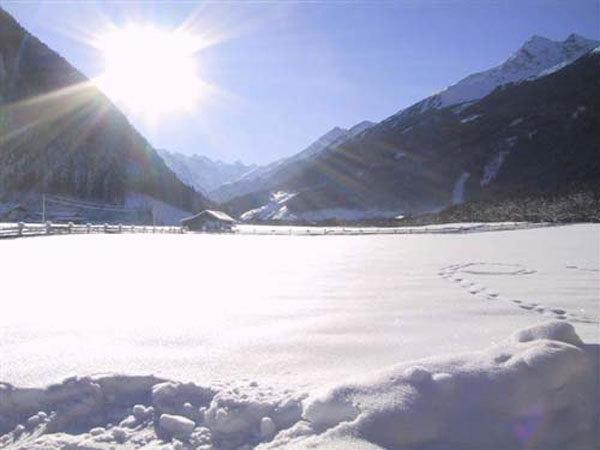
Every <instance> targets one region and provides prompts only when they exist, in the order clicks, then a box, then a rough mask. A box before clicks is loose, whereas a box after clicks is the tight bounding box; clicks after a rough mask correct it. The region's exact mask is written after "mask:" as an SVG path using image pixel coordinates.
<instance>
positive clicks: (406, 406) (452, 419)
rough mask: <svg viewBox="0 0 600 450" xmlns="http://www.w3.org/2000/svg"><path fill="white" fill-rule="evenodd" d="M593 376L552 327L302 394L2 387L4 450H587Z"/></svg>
mask: <svg viewBox="0 0 600 450" xmlns="http://www.w3.org/2000/svg"><path fill="white" fill-rule="evenodd" d="M597 374H598V348H597V346H595V345H594V346H592V345H585V344H584V343H583V342H582V341H581V339H580V338H579V337H578V335H577V334H576V333H575V330H574V328H573V327H572V325H570V324H569V323H567V322H561V321H559V322H548V323H545V324H542V325H537V326H535V327H532V328H528V329H525V330H522V331H519V332H517V333H516V334H514V335H513V336H512V337H510V338H509V339H507V340H506V341H504V342H501V343H499V344H497V345H495V346H493V347H492V348H490V349H488V350H487V351H485V352H478V353H470V354H465V355H462V356H450V357H440V358H431V359H427V360H422V361H418V362H407V363H402V364H400V365H398V366H396V367H392V368H390V369H387V370H384V371H382V372H380V373H378V374H374V375H372V376H369V377H368V378H365V379H363V380H360V381H354V382H349V383H344V384H341V385H338V386H335V387H333V388H330V389H326V390H324V391H323V392H321V393H311V394H310V395H308V394H302V393H294V392H290V391H283V392H278V391H275V390H273V389H271V388H264V387H262V386H259V385H258V384H257V383H256V382H240V383H236V384H222V385H214V386H198V385H195V384H192V383H188V384H184V383H177V382H172V381H167V380H163V379H159V378H156V377H153V376H137V377H136V376H96V377H90V378H80V379H69V380H65V381H64V382H63V383H61V384H59V385H54V386H49V387H47V388H45V389H19V388H16V387H13V386H11V385H2V387H1V389H0V433H3V435H2V437H1V438H0V448H9V449H20V448H23V449H24V448H28V449H32V448H39V449H41V448H44V449H53V448H65V447H67V448H70V449H108V448H115V447H126V448H148V449H149V448H153V449H154V448H173V449H187V448H201V449H234V448H252V447H258V448H261V449H269V448H349V447H359V448H394V449H432V450H433V449H440V450H441V449H482V448H485V449H494V450H503V449H506V450H508V449H511V450H514V449H525V448H527V449H544V450H551V449H557V450H558V449H566V448H568V449H580V450H584V449H590V450H591V449H593V448H597V447H596V445H597V444H596V443H597V442H598V437H599V407H598V404H597V399H598V394H599V387H598V378H597ZM349 378H350V377H349Z"/></svg>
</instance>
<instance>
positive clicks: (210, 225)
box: [181, 209, 236, 232]
mask: <svg viewBox="0 0 600 450" xmlns="http://www.w3.org/2000/svg"><path fill="white" fill-rule="evenodd" d="M235 223H236V222H235V220H234V219H233V218H231V217H230V216H228V215H227V214H225V213H224V212H222V211H211V210H209V209H207V210H205V211H202V212H201V213H198V214H196V215H194V216H191V217H186V218H185V219H181V226H182V227H186V228H187V229H188V230H190V231H209V232H231V230H232V228H233V226H234V225H235Z"/></svg>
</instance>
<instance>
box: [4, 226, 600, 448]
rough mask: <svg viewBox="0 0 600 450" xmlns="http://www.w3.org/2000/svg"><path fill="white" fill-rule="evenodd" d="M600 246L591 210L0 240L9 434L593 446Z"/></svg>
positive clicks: (48, 444)
mask: <svg viewBox="0 0 600 450" xmlns="http://www.w3.org/2000/svg"><path fill="white" fill-rule="evenodd" d="M599 248H600V227H598V226H596V225H572V226H563V227H551V228H540V229H530V230H515V231H497V232H489V233H470V234H439V235H438V234H414V235H369V236H335V235H331V236H310V237H309V236H294V235H291V236H264V235H257V236H253V235H204V234H202V235H196V234H186V235H89V236H86V235H82V236H50V237H41V238H31V239H17V240H7V241H0V256H1V259H0V276H1V285H2V298H3V300H4V301H3V302H2V314H1V315H0V336H1V341H0V342H1V345H2V360H1V362H0V380H2V381H4V382H7V383H11V384H12V385H14V386H17V388H13V387H11V386H9V385H6V386H4V387H3V388H2V387H1V385H0V434H2V433H5V432H7V431H9V430H12V429H13V428H14V427H15V426H16V425H17V424H22V426H20V427H19V426H17V428H16V429H15V430H14V431H12V432H10V433H9V434H7V435H6V437H5V438H4V440H0V448H2V446H3V445H5V446H8V447H9V448H35V445H36V444H34V443H35V442H36V440H37V442H38V444H39V445H38V447H39V448H64V447H67V446H68V445H71V447H69V448H86V449H90V448H110V446H115V445H118V444H122V445H124V446H127V447H142V446H146V447H147V448H157V447H158V446H160V445H162V444H164V445H167V444H166V443H168V442H171V443H170V444H168V445H172V446H173V445H174V446H175V448H177V447H179V446H180V445H181V446H184V447H185V446H194V447H200V448H217V449H219V448H222V449H229V448H237V447H239V446H242V445H249V446H255V445H258V444H259V443H260V442H263V444H262V445H264V446H265V447H269V446H273V447H276V446H279V447H280V448H292V447H295V448H306V447H311V446H317V447H320V448H321V447H322V448H338V449H345V448H365V449H372V448H401V449H417V448H418V449H425V448H426V449H449V448H452V449H459V448H460V449H471V448H472V449H482V448H486V449H490V450H492V449H507V450H508V449H520V448H523V449H524V448H527V449H529V448H536V449H544V450H546V449H557V450H558V449H571V448H572V449H593V448H596V447H595V445H596V440H595V439H596V438H597V437H598V436H597V435H595V433H598V423H599V422H598V416H597V413H598V412H597V409H596V408H597V398H598V383H597V377H596V376H595V374H596V373H597V369H598V368H597V366H594V364H597V354H598V344H599V343H600V337H599V334H598V323H599V320H600V311H599V306H598V287H599V283H600V274H599V267H600V262H599ZM549 321H552V323H551V324H550V325H548V322H549ZM571 325H572V326H573V327H574V328H572V327H571ZM532 327H533V328H532ZM525 329H529V330H528V331H520V332H517V331H518V330H525ZM515 332H517V333H516V334H514V333H515ZM575 333H576V334H575ZM577 336H579V338H581V340H583V342H585V343H586V345H584V344H583V343H582V342H581V341H580V340H579V338H578V337H577ZM423 358H427V359H426V360H422V359H423ZM416 360H421V361H419V362H414V361H416ZM102 373H104V374H106V373H122V374H131V375H150V374H153V375H154V377H149V376H146V377H131V376H130V377H115V376H112V375H98V374H102ZM71 376H80V377H81V376H92V377H91V378H84V379H71V380H69V381H65V382H64V383H62V384H59V385H55V386H53V387H50V388H47V389H20V388H21V387H26V386H27V387H35V386H37V387H39V386H44V385H47V384H50V383H57V382H60V381H61V380H63V379H65V378H67V377H71ZM166 380H179V381H183V382H189V381H191V382H193V383H195V384H181V383H177V382H167V381H166ZM135 404H139V405H138V406H137V407H136V408H132V407H133V405H135ZM38 410H44V411H45V414H36V413H37V411H38ZM50 411H56V415H55V416H49V415H48V414H49V413H50ZM31 416H33V418H32V419H30V420H27V419H28V418H30V417H31ZM185 417H187V419H186V418H185ZM120 422H122V423H120ZM109 424H113V426H110V427H109V426H108V425H109ZM99 426H101V428H98V427H99ZM62 431H68V432H70V433H83V434H63V433H59V432H62ZM40 434H41V435H42V436H41V437H39V435H40ZM157 436H158V437H157ZM172 436H175V437H176V438H177V439H176V440H174V441H170V438H171V437H172ZM159 438H161V439H163V440H160V439H159ZM269 441H270V443H269V444H267V443H268V442H269ZM202 445H205V446H206V447H202ZM209 445H213V447H209Z"/></svg>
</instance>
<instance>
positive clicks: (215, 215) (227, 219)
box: [181, 209, 235, 222]
mask: <svg viewBox="0 0 600 450" xmlns="http://www.w3.org/2000/svg"><path fill="white" fill-rule="evenodd" d="M204 215H209V216H212V217H213V218H215V219H217V220H221V221H223V222H235V219H233V218H232V217H231V216H230V215H229V214H227V213H224V212H223V211H215V210H212V209H206V210H204V211H202V212H199V213H198V214H194V215H193V216H190V217H186V218H185V219H182V220H181V221H182V222H186V221H188V220H191V219H195V218H197V217H201V216H204Z"/></svg>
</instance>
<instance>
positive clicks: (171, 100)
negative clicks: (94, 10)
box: [95, 25, 203, 120]
mask: <svg viewBox="0 0 600 450" xmlns="http://www.w3.org/2000/svg"><path fill="white" fill-rule="evenodd" d="M95 46H96V47H97V48H98V49H99V50H100V52H101V54H102V57H103V60H104V72H103V73H102V74H101V75H100V76H99V77H97V78H96V84H97V85H98V86H99V87H100V88H101V89H102V90H103V91H104V92H105V93H106V94H107V95H108V96H109V97H110V98H111V99H113V101H115V102H116V103H117V104H119V105H120V106H124V107H125V108H127V109H128V110H130V111H132V112H133V113H136V114H139V115H142V116H144V117H146V118H147V119H151V120H156V119H158V118H159V117H160V116H163V115H165V114H173V113H181V112H190V111H192V110H193V109H194V108H195V106H196V104H197V102H198V100H199V99H200V97H201V95H202V87H203V83H202V81H201V80H200V78H199V76H198V67H197V63H196V61H197V55H196V53H197V51H198V49H199V48H201V43H200V42H199V38H198V37H197V36H194V35H192V34H189V33H186V32H182V31H177V30H175V31H171V30H165V29H160V28H157V27H154V26H151V25H129V26H126V27H124V28H114V29H112V30H110V31H109V32H106V33H104V34H102V35H100V36H98V37H97V38H96V39H95Z"/></svg>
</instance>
